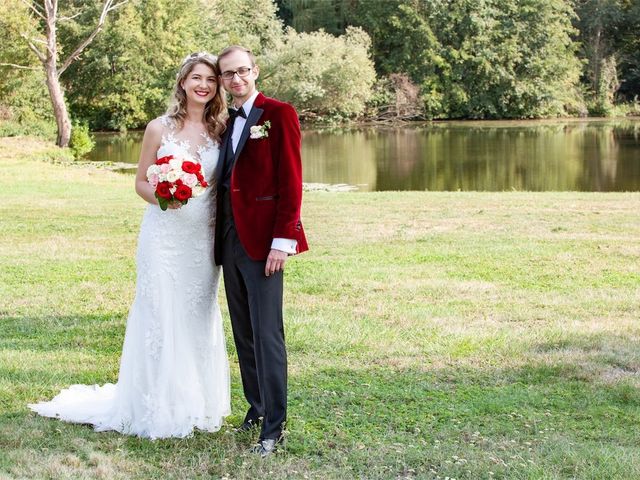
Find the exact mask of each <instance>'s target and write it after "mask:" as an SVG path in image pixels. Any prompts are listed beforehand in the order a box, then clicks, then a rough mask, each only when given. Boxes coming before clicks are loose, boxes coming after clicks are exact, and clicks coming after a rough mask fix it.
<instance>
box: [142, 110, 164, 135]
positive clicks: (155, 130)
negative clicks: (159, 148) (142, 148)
mask: <svg viewBox="0 0 640 480" xmlns="http://www.w3.org/2000/svg"><path fill="white" fill-rule="evenodd" d="M165 123H166V120H165V116H164V115H163V116H162V117H158V118H154V119H153V120H151V121H150V122H149V123H147V128H146V129H145V131H144V133H145V135H151V136H154V137H156V136H157V137H161V136H162V132H163V131H164V129H165V126H166V125H165Z"/></svg>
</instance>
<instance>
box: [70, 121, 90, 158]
mask: <svg viewBox="0 0 640 480" xmlns="http://www.w3.org/2000/svg"><path fill="white" fill-rule="evenodd" d="M95 146H96V142H95V141H94V140H93V137H92V136H91V134H90V133H89V126H88V125H86V124H83V125H74V126H73V128H72V130H71V140H70V142H69V148H70V149H71V151H72V152H73V156H74V158H75V159H76V160H78V159H80V158H82V157H84V156H85V155H86V154H87V153H89V152H90V151H91V150H93V147H95Z"/></svg>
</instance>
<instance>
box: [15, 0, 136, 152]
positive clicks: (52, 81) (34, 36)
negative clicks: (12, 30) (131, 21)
mask: <svg viewBox="0 0 640 480" xmlns="http://www.w3.org/2000/svg"><path fill="white" fill-rule="evenodd" d="M22 1H23V2H24V3H25V4H26V5H27V6H28V8H29V9H30V11H31V16H32V20H33V22H29V24H28V29H27V31H26V32H21V33H20V37H21V38H22V39H23V40H24V42H26V45H27V46H28V47H29V49H30V50H31V52H33V54H35V56H36V57H37V59H38V60H39V61H40V64H41V66H42V68H43V69H44V73H45V78H46V84H47V89H48V91H49V96H50V98H51V104H52V106H53V113H54V116H55V119H56V125H57V128H58V135H57V139H56V144H57V145H58V146H60V147H66V146H68V145H69V139H70V138H71V119H70V118H69V113H68V111H67V106H66V103H65V98H64V91H63V88H62V85H61V83H60V76H61V75H62V74H63V73H64V72H65V70H67V68H69V66H70V65H71V64H72V63H73V62H74V61H75V60H77V59H78V58H79V56H80V54H81V53H82V52H83V51H84V49H85V48H86V47H87V46H88V45H89V44H90V43H91V42H92V41H93V39H94V38H95V37H96V35H97V34H98V33H99V32H100V30H102V28H103V26H104V23H105V21H106V19H107V15H108V14H109V12H111V11H113V10H115V9H116V8H118V7H119V6H121V5H123V4H124V3H126V2H127V1H128V0H121V1H120V2H119V3H114V1H115V0H104V3H103V4H102V8H101V9H100V14H99V16H98V19H97V21H96V25H95V27H94V28H93V30H92V31H91V32H90V33H89V34H88V35H87V36H86V37H85V38H84V39H83V40H81V41H80V42H79V43H78V44H77V45H76V46H75V48H73V50H71V53H70V54H68V55H67V56H66V58H65V59H64V60H63V61H62V62H59V59H58V56H59V54H60V55H61V54H63V53H64V52H63V50H64V49H62V48H60V45H59V43H58V26H59V24H60V23H62V22H65V21H69V20H72V19H73V18H75V17H77V16H79V15H80V14H81V13H82V12H81V11H78V12H75V13H73V14H72V15H69V16H59V15H58V0H44V3H43V4H42V5H41V4H40V3H39V2H36V1H28V0H22ZM5 65H7V64H5ZM10 66H11V67H12V68H31V67H30V66H29V65H22V64H20V65H19V64H13V65H10Z"/></svg>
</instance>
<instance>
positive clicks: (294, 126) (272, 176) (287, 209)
mask: <svg viewBox="0 0 640 480" xmlns="http://www.w3.org/2000/svg"><path fill="white" fill-rule="evenodd" d="M265 122H269V124H270V125H269V126H268V127H263V128H266V132H267V134H268V136H266V137H263V138H250V129H251V127H252V126H255V125H257V126H264V124H265ZM230 141H231V138H230V136H229V135H228V134H227V135H225V137H224V138H223V142H222V146H221V149H220V155H221V160H220V161H219V162H218V167H219V168H217V169H216V173H217V175H216V178H220V175H221V171H222V169H221V167H222V163H223V162H222V152H224V151H225V149H226V146H227V142H230ZM230 194H231V205H232V208H233V218H234V222H235V225H236V231H237V232H238V238H239V239H240V242H241V243H242V246H243V247H244V249H245V251H246V252H247V255H249V257H251V258H252V259H254V260H266V259H267V256H268V255H269V251H270V250H271V242H272V240H273V239H274V238H291V239H295V240H297V241H298V245H297V253H302V252H304V251H306V250H308V246H307V240H306V238H305V235H304V230H303V228H302V222H301V221H300V207H301V204H302V159H301V155H300V124H299V122H298V115H297V113H296V111H295V109H294V108H293V107H292V106H291V105H289V104H287V103H284V102H280V101H278V100H275V99H273V98H269V97H265V96H264V95H263V94H262V93H260V94H258V96H257V97H256V99H255V101H254V103H253V108H252V109H251V112H249V114H248V117H247V121H246V123H245V127H244V130H243V131H242V135H241V136H240V142H239V143H238V148H237V149H236V152H235V163H234V166H233V170H232V171H231V191H230ZM220 200H221V199H220V198H218V206H220ZM216 240H217V241H220V239H216ZM219 251H220V250H219V249H217V248H216V259H215V260H216V264H218V265H220V264H221V263H222V258H219V257H220V255H219Z"/></svg>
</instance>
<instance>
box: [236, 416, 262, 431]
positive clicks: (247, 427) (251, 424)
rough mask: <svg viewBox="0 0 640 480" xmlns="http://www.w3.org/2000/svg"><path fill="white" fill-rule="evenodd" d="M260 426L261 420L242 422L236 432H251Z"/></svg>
mask: <svg viewBox="0 0 640 480" xmlns="http://www.w3.org/2000/svg"><path fill="white" fill-rule="evenodd" d="M259 426H260V419H258V420H251V419H249V420H245V421H244V422H242V425H240V426H239V427H238V428H236V432H251V431H253V430H255V429H256V428H258V427H259Z"/></svg>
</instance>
